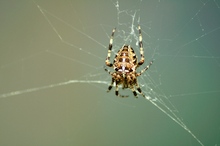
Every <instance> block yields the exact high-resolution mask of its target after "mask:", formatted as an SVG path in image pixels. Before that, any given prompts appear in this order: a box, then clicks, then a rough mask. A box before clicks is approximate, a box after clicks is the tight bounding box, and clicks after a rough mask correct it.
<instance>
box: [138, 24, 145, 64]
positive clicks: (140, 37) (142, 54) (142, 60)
mask: <svg viewBox="0 0 220 146" xmlns="http://www.w3.org/2000/svg"><path fill="white" fill-rule="evenodd" d="M138 32H139V47H140V54H141V60H140V61H139V62H138V66H140V65H142V64H143V63H144V49H143V42H142V34H141V26H140V25H138ZM138 66H137V67H138Z"/></svg>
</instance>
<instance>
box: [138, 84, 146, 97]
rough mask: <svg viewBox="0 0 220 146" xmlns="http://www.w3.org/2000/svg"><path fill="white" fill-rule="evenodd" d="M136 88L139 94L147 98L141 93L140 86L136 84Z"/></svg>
mask: <svg viewBox="0 0 220 146" xmlns="http://www.w3.org/2000/svg"><path fill="white" fill-rule="evenodd" d="M136 88H137V90H138V92H139V93H140V94H141V95H142V96H143V97H145V95H144V93H143V92H142V91H141V88H140V86H139V85H138V84H136Z"/></svg>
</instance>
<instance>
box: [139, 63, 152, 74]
mask: <svg viewBox="0 0 220 146" xmlns="http://www.w3.org/2000/svg"><path fill="white" fill-rule="evenodd" d="M152 64H153V61H151V62H150V63H149V64H148V66H146V67H145V68H144V69H142V70H141V71H140V72H139V73H137V76H140V75H141V74H142V73H143V72H145V71H146V70H147V69H148V68H150V66H151V65H152Z"/></svg>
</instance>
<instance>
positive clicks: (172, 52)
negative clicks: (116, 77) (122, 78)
mask: <svg viewBox="0 0 220 146" xmlns="http://www.w3.org/2000/svg"><path fill="white" fill-rule="evenodd" d="M219 5H220V3H219V2H218V1H217V0H200V1H195V2H190V1H189V2H171V1H152V2H150V1H142V0H140V1H134V2H127V1H122V0H119V1H109V2H99V3H96V2H93V3H89V2H87V3H85V2H77V3H76V2H73V1H68V2H53V3H50V2H44V1H38V0H34V1H29V2H23V3H20V4H16V5H13V8H14V9H11V10H9V11H8V13H7V14H9V15H8V17H9V18H10V19H7V21H5V22H4V23H3V25H5V27H6V26H7V27H6V28H7V29H5V30H4V31H3V33H2V36H4V37H2V38H4V39H5V41H3V43H1V48H2V53H1V62H0V65H1V69H0V74H1V89H0V100H1V110H0V113H1V114H0V115H2V118H1V119H4V120H2V124H1V125H5V126H4V128H3V130H5V131H11V132H9V133H10V134H11V133H12V138H16V136H18V137H19V139H20V142H21V143H23V144H24V141H23V139H24V137H23V136H27V137H28V139H30V141H27V142H26V143H28V144H30V143H33V142H34V141H35V140H36V141H39V140H40V141H42V142H40V143H39V145H45V144H46V143H47V142H48V141H44V140H45V137H49V138H50V139H53V140H56V137H61V134H62V135H64V136H63V137H62V138H61V139H60V141H59V142H58V143H60V144H64V143H65V145H73V144H75V145H88V144H89V145H93V144H96V145H193V146H194V145H201V146H203V145H220V141H219V139H218V135H219V133H220V131H219V124H218V123H220V119H219V118H218V117H219V112H218V103H219V102H220V101H219V98H218V97H219V93H220V90H219V87H220V86H219V85H220V82H219V80H218V78H219V77H218V73H219V71H220V53H219V52H220V51H219V49H218V48H219V45H220V42H219V40H218V39H219V38H220V21H219V20H220V19H218V17H219V16H220V9H219ZM22 7H25V8H23V9H21V8H22ZM14 16H16V17H14ZM16 18H20V19H21V20H18V19H16ZM2 22H3V21H2ZM138 24H140V26H141V29H142V35H143V47H144V55H145V63H144V64H143V65H142V66H140V67H139V68H138V69H137V70H138V71H140V70H142V69H143V68H144V67H145V66H146V65H147V64H148V63H149V62H150V61H152V60H153V61H154V63H153V65H152V66H151V67H150V68H149V69H148V70H147V71H146V72H144V73H143V74H142V75H141V76H140V77H139V78H138V82H139V84H140V87H141V89H142V91H143V93H144V94H145V99H146V100H144V99H143V98H142V96H141V95H138V96H139V98H138V99H137V100H135V99H134V98H133V94H132V92H131V91H130V90H123V89H121V88H119V92H120V93H122V94H123V95H127V94H128V95H129V98H126V99H121V98H118V97H116V96H115V93H114V90H115V87H113V88H112V91H111V92H109V93H106V91H107V88H108V85H109V84H110V82H111V76H110V75H109V74H108V73H106V72H105V71H104V68H103V66H104V65H105V59H106V55H107V51H108V43H109V39H110V35H111V31H112V29H113V28H115V27H116V32H115V36H114V41H113V48H112V54H111V61H113V59H114V56H115V54H116V53H117V52H118V50H119V49H120V48H121V47H122V46H123V45H124V44H128V45H131V46H132V47H133V48H134V50H135V53H136V54H137V56H138V60H139V59H140V52H139V46H138V29H137V26H138ZM111 71H113V70H111ZM12 121H13V122H12ZM25 129H26V132H25ZM22 130H23V131H24V132H23V133H22V134H21V136H20V135H19V132H18V131H22ZM9 133H7V132H4V134H3V135H4V136H3V138H1V140H0V141H1V142H0V143H1V145H6V144H9V138H8V136H9ZM28 133H30V134H28ZM42 133H43V134H42ZM207 135H208V136H207ZM32 136H33V137H35V138H36V139H34V138H33V137H32ZM175 136H176V137H175ZM124 139H126V140H124ZM158 139H160V140H158ZM31 140H33V141H31ZM58 143H56V144H58ZM14 144H15V143H13V140H12V141H11V145H14ZM47 144H49V145H52V144H54V143H53V142H48V143H47Z"/></svg>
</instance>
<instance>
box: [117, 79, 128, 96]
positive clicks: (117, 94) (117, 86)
mask: <svg viewBox="0 0 220 146" xmlns="http://www.w3.org/2000/svg"><path fill="white" fill-rule="evenodd" d="M115 86H116V89H115V95H116V96H118V97H121V98H124V97H128V95H120V94H119V92H118V84H117V82H116V85H115Z"/></svg>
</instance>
